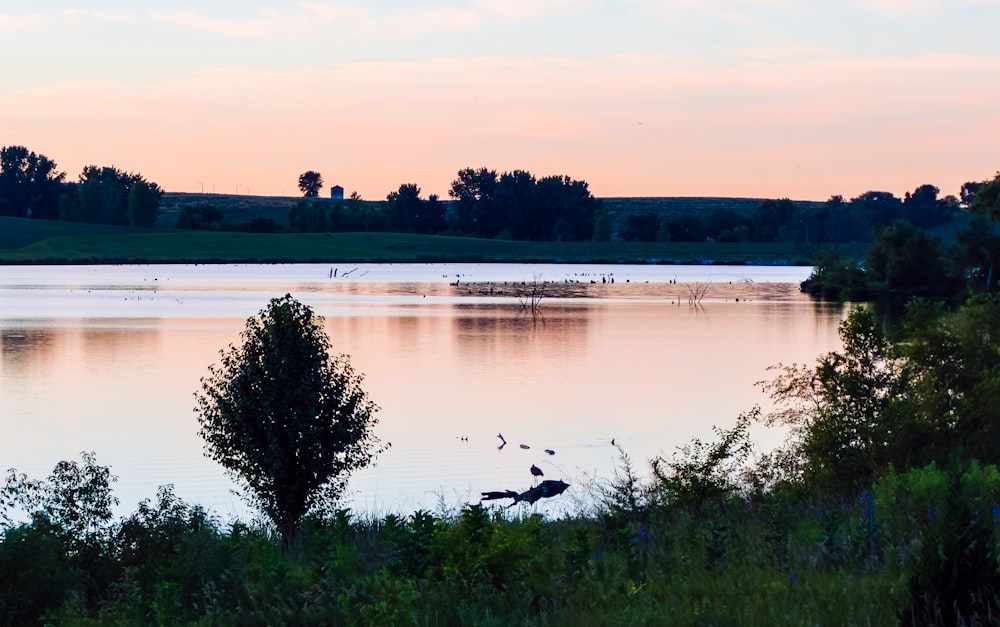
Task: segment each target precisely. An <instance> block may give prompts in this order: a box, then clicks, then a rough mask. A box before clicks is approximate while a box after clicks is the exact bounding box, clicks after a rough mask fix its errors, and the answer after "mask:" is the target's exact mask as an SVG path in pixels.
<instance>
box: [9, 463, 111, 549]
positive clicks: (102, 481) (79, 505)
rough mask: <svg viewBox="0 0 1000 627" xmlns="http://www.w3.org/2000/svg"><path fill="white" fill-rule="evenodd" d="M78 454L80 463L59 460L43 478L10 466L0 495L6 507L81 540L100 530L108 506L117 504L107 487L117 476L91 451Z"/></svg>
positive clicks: (107, 517)
mask: <svg viewBox="0 0 1000 627" xmlns="http://www.w3.org/2000/svg"><path fill="white" fill-rule="evenodd" d="M81 457H82V458H83V463H82V464H78V463H77V462H73V461H61V462H59V463H58V464H56V466H55V468H53V469H52V473H51V474H50V475H49V476H48V478H47V479H41V480H40V479H32V478H30V477H28V476H27V475H25V474H20V475H19V474H17V472H16V471H14V470H13V469H11V470H10V471H9V473H8V476H7V481H6V483H5V484H4V486H3V489H2V490H0V495H2V497H0V499H2V502H3V503H5V504H6V507H17V508H19V509H21V510H22V511H23V512H24V513H27V514H28V515H31V516H41V517H44V518H45V519H47V520H49V521H51V522H52V524H53V525H54V527H55V528H57V529H61V530H62V531H63V532H64V533H65V534H66V536H67V537H68V538H72V539H81V540H82V539H85V538H88V537H91V536H94V535H95V534H100V533H102V532H103V531H104V530H105V529H106V527H107V525H108V523H109V522H110V521H111V518H112V515H111V508H112V507H114V506H115V505H117V504H118V499H117V498H116V497H115V496H114V495H113V494H112V490H111V485H112V484H113V483H115V482H116V481H117V480H118V478H117V477H115V476H114V475H112V474H111V470H110V468H108V467H107V466H101V465H100V464H98V463H97V457H96V456H95V455H94V453H87V452H84V453H81ZM6 507H5V509H6Z"/></svg>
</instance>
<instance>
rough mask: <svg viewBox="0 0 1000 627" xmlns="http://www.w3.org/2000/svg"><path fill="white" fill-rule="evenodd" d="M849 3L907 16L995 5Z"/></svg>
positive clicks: (982, 0)
mask: <svg viewBox="0 0 1000 627" xmlns="http://www.w3.org/2000/svg"><path fill="white" fill-rule="evenodd" d="M850 4H852V5H854V6H856V7H858V8H860V9H863V10H865V11H871V12H874V13H882V14H885V15H890V16H897V17H909V16H915V15H921V14H927V13H932V12H936V11H943V10H950V11H953V10H962V9H967V8H970V7H980V6H981V7H989V6H995V2H993V0H850Z"/></svg>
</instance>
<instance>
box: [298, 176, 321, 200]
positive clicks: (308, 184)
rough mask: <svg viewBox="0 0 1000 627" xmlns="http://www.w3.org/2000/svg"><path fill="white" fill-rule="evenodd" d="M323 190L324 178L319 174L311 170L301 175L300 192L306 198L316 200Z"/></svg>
mask: <svg viewBox="0 0 1000 627" xmlns="http://www.w3.org/2000/svg"><path fill="white" fill-rule="evenodd" d="M321 189H323V177H322V176H321V175H320V173H319V172H314V171H312V170H309V171H307V172H303V173H302V174H300V175H299V190H300V191H301V192H302V195H303V196H305V197H306V198H316V197H317V196H319V190H321Z"/></svg>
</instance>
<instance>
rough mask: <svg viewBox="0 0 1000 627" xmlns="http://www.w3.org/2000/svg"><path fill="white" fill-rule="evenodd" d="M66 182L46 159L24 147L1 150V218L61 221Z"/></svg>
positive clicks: (52, 163)
mask: <svg viewBox="0 0 1000 627" xmlns="http://www.w3.org/2000/svg"><path fill="white" fill-rule="evenodd" d="M65 178H66V174H65V173H64V172H59V171H57V170H56V164H55V162H54V161H52V160H51V159H49V158H48V157H46V156H45V155H40V154H36V153H34V152H32V151H30V150H28V149H27V148H25V147H24V146H5V147H3V148H0V216H15V217H19V218H23V217H28V218H35V219H38V218H41V219H46V220H53V219H55V218H57V217H58V209H59V202H60V196H61V194H62V193H63V180H64V179H65Z"/></svg>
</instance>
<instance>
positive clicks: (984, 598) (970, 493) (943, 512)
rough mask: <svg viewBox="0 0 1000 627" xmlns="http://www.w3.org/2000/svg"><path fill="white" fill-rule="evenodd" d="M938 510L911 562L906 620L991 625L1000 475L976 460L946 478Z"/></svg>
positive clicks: (997, 570)
mask: <svg viewBox="0 0 1000 627" xmlns="http://www.w3.org/2000/svg"><path fill="white" fill-rule="evenodd" d="M946 482H947V488H946V490H945V492H946V494H945V497H944V499H943V502H942V501H941V500H938V501H937V503H938V507H939V508H940V509H938V510H934V508H932V507H928V517H929V518H931V520H930V523H929V527H930V528H929V530H928V532H927V533H926V534H925V536H924V537H923V538H922V543H921V546H920V550H919V552H918V553H917V554H916V556H915V558H914V559H913V561H912V563H911V564H910V565H909V590H908V598H907V603H906V605H905V607H904V609H903V611H902V621H901V622H902V624H903V625H975V624H979V625H993V624H996V623H997V621H998V620H1000V560H998V555H997V552H998V546H997V537H996V530H995V528H996V522H995V521H996V516H997V514H996V509H997V505H996V503H997V499H998V498H1000V475H998V473H997V469H996V467H995V466H991V467H988V468H982V467H980V466H979V465H978V464H976V463H972V464H971V465H970V466H969V467H968V469H967V470H965V471H964V472H962V473H958V472H953V473H951V474H950V476H949V477H947V478H946Z"/></svg>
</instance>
